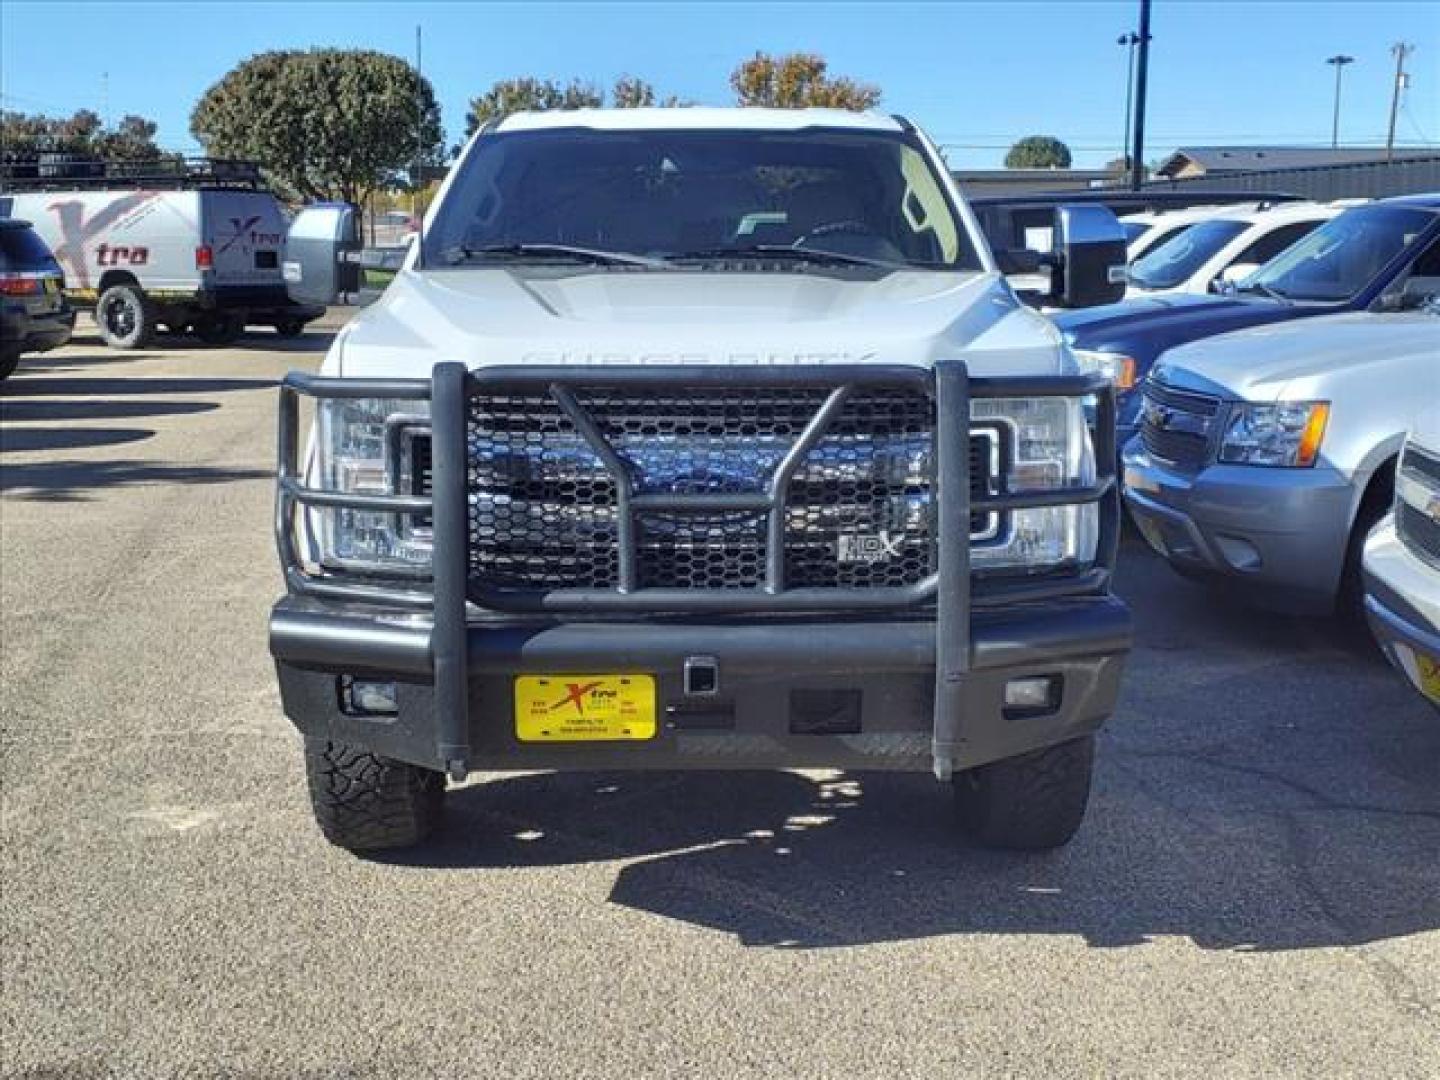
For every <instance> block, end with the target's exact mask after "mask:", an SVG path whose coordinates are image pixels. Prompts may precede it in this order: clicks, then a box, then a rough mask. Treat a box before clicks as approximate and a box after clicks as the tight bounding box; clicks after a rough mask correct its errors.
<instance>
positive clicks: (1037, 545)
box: [970, 398, 1100, 573]
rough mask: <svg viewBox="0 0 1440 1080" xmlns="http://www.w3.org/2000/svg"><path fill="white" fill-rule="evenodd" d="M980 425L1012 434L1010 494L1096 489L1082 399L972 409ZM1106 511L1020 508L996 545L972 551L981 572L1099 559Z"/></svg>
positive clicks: (1006, 468) (999, 401)
mask: <svg viewBox="0 0 1440 1080" xmlns="http://www.w3.org/2000/svg"><path fill="white" fill-rule="evenodd" d="M970 417H971V421H972V422H973V423H986V424H995V425H998V426H1000V427H1001V428H1003V429H1006V430H1007V431H1008V435H1009V437H1008V445H1009V452H1008V453H1007V454H1006V455H1003V457H1002V477H1001V483H1002V485H1003V488H1004V490H1006V491H1010V492H1017V493H1018V492H1026V491H1053V490H1054V489H1056V488H1063V487H1080V486H1089V485H1091V484H1093V483H1095V450H1094V447H1093V446H1092V444H1091V442H1090V430H1089V427H1088V426H1087V425H1086V423H1085V409H1084V406H1083V404H1082V403H1081V401H1080V399H1078V398H995V399H980V400H976V401H972V402H971V404H970ZM1099 535H1100V509H1099V507H1098V506H1097V505H1096V504H1095V503H1086V504H1083V505H1080V504H1071V505H1066V506H1054V507H1043V508H1040V509H1034V510H1016V511H1014V512H1012V513H1011V514H1010V515H1009V521H1008V523H1005V525H1004V526H1003V527H1002V528H1001V529H1000V531H999V533H998V534H997V536H996V537H995V539H994V540H992V541H987V542H981V543H976V544H973V545H972V546H971V549H970V561H971V565H972V566H974V567H975V568H976V569H977V570H1024V571H1027V572H1035V573H1042V572H1045V571H1050V570H1056V569H1060V568H1068V567H1075V566H1084V565H1088V564H1090V563H1093V562H1094V561H1095V549H1096V546H1097V545H1098V543H1099Z"/></svg>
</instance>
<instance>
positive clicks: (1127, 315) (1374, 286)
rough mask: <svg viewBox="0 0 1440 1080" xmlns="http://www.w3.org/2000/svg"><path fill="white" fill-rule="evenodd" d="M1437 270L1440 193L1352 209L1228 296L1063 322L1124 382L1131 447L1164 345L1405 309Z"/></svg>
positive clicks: (1157, 302) (1086, 361)
mask: <svg viewBox="0 0 1440 1080" xmlns="http://www.w3.org/2000/svg"><path fill="white" fill-rule="evenodd" d="M1417 263H1419V264H1420V265H1419V267H1418V268H1417V265H1416V264H1417ZM1436 274H1440V193H1437V194H1431V195H1411V196H1405V197H1402V198H1394V199H1383V200H1379V201H1377V202H1373V203H1368V204H1366V205H1364V206H1357V207H1353V208H1351V209H1348V210H1345V211H1344V212H1342V213H1341V214H1340V215H1339V216H1337V217H1335V218H1333V219H1331V220H1330V221H1327V222H1326V223H1325V224H1324V225H1321V226H1320V227H1319V228H1318V229H1316V230H1315V231H1314V232H1312V233H1310V234H1309V235H1308V236H1306V237H1304V238H1303V239H1302V240H1300V242H1299V243H1297V244H1295V245H1294V246H1293V247H1291V248H1289V249H1287V250H1286V251H1284V252H1282V253H1281V255H1280V256H1278V257H1277V258H1275V259H1273V260H1271V261H1270V262H1269V263H1267V264H1266V265H1265V266H1264V267H1263V268H1262V269H1261V270H1260V271H1259V272H1257V273H1255V274H1254V275H1253V276H1251V277H1250V278H1248V279H1247V280H1245V281H1243V282H1241V283H1239V284H1237V285H1236V286H1235V288H1234V290H1233V291H1231V292H1228V293H1226V294H1224V295H1220V296H1188V295H1170V296H1158V297H1150V298H1146V299H1143V300H1130V301H1126V302H1124V303H1119V304H1112V305H1107V306H1104V307H1097V308H1091V309H1089V310H1084V311H1067V312H1061V313H1059V314H1057V315H1056V316H1055V322H1056V325H1058V326H1059V327H1060V329H1061V331H1062V332H1063V333H1064V335H1065V339H1066V341H1068V342H1069V343H1070V345H1071V347H1072V348H1073V349H1074V350H1075V355H1076V358H1077V359H1078V360H1079V362H1080V364H1081V367H1082V368H1084V369H1086V370H1089V371H1098V372H1100V373H1102V374H1104V375H1106V376H1107V377H1110V378H1112V379H1114V380H1115V384H1116V386H1117V388H1118V389H1119V423H1120V428H1119V434H1118V438H1117V442H1118V443H1119V444H1120V445H1121V446H1124V445H1125V443H1126V442H1128V441H1129V440H1130V439H1131V438H1132V437H1133V436H1134V434H1135V432H1136V430H1137V428H1138V424H1139V420H1138V415H1139V409H1140V395H1139V392H1138V390H1137V389H1136V388H1137V387H1138V385H1139V383H1140V382H1141V381H1142V380H1143V379H1144V378H1145V376H1146V374H1147V373H1148V372H1149V371H1150V368H1151V366H1152V365H1153V364H1154V363H1155V361H1156V359H1157V358H1158V357H1159V356H1160V355H1161V354H1162V353H1163V352H1165V350H1167V349H1172V348H1174V347H1176V346H1178V345H1183V344H1185V343H1186V342H1189V341H1197V340H1200V339H1202V338H1207V337H1212V336H1214V335H1216V334H1223V333H1226V332H1228V331H1232V330H1240V329H1243V328H1245V327H1247V326H1263V325H1268V324H1272V323H1280V322H1288V321H1290V320H1292V319H1307V318H1312V317H1315V316H1321V315H1327V314H1333V313H1336V312H1342V311H1367V310H1370V309H1372V308H1376V309H1379V308H1389V307H1404V306H1407V305H1410V304H1413V303H1416V302H1417V301H1416V300H1415V296H1414V295H1413V294H1412V295H1407V294H1406V292H1405V287H1406V285H1407V284H1408V283H1410V282H1411V281H1412V279H1413V280H1414V281H1415V282H1416V284H1415V285H1413V286H1412V288H1414V289H1417V290H1418V289H1421V288H1422V287H1423V283H1424V279H1425V278H1426V277H1430V276H1434V275H1436Z"/></svg>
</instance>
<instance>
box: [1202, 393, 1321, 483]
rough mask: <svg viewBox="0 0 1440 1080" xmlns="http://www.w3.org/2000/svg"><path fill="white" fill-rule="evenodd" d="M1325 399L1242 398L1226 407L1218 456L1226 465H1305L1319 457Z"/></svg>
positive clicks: (1298, 466)
mask: <svg viewBox="0 0 1440 1080" xmlns="http://www.w3.org/2000/svg"><path fill="white" fill-rule="evenodd" d="M1329 418H1330V403H1329V402H1328V401H1281V402H1277V403H1275V404H1273V405H1256V404H1250V403H1248V402H1242V403H1240V404H1237V405H1233V406H1231V408H1230V417H1229V420H1228V422H1227V423H1226V425H1225V437H1224V439H1222V440H1221V442H1220V460H1221V461H1222V462H1224V463H1226V464H1229V465H1270V466H1280V467H1290V468H1301V469H1303V468H1309V467H1310V466H1311V465H1314V464H1315V462H1316V461H1317V460H1318V459H1319V457H1320V442H1321V440H1322V439H1323V438H1324V437H1325V423H1326V421H1327V420H1328V419H1329Z"/></svg>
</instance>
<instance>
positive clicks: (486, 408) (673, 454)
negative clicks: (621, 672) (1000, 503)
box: [468, 387, 1003, 591]
mask: <svg viewBox="0 0 1440 1080" xmlns="http://www.w3.org/2000/svg"><path fill="white" fill-rule="evenodd" d="M825 397H826V391H824V390H821V389H808V388H787V389H775V388H772V387H755V388H753V389H746V390H742V391H738V392H737V391H736V390H735V389H734V388H727V389H725V390H709V389H705V388H695V389H691V390H679V391H667V392H662V393H659V394H645V393H644V392H643V391H636V390H628V389H626V390H620V389H614V390H610V389H603V388H598V389H589V390H583V391H577V392H576V399H577V401H578V403H579V404H580V406H581V407H582V408H583V409H584V411H585V412H586V413H587V414H589V416H590V418H591V419H592V420H593V421H594V424H595V426H596V427H597V428H598V430H599V432H600V434H601V435H602V436H603V437H604V439H605V441H606V442H607V443H608V444H609V446H610V447H611V448H612V449H613V450H614V451H615V453H616V454H617V455H618V457H619V458H620V460H621V461H622V462H623V463H624V465H625V467H626V469H627V471H628V472H629V474H630V475H631V477H632V480H633V484H634V492H635V495H636V496H637V497H640V498H643V497H645V496H647V495H658V496H664V495H684V494H690V495H702V494H703V495H714V496H726V495H730V496H740V497H742V498H743V496H745V495H758V494H761V493H763V492H764V491H765V488H766V484H767V482H768V481H769V478H770V477H771V475H772V474H773V473H774V472H775V471H776V469H777V468H778V467H779V466H780V464H781V461H782V459H783V458H784V457H785V454H786V453H787V452H788V450H789V449H790V447H791V446H792V445H793V444H794V442H795V441H796V440H797V439H798V438H799V437H800V434H801V433H802V431H803V430H804V429H805V426H806V425H807V424H808V423H809V422H810V420H811V419H812V417H814V415H815V413H816V412H817V410H818V409H819V408H820V406H821V404H822V403H823V402H824V400H825ZM468 424H469V432H468V437H469V448H470V460H469V468H468V484H469V493H470V513H469V517H470V522H469V533H470V580H471V586H472V589H479V590H491V591H502V590H503V591H543V590H550V589H615V588H616V587H617V586H618V584H619V565H618V563H619V559H618V554H617V551H618V546H619V533H618V527H619V516H620V515H619V512H618V504H617V492H616V485H615V482H614V479H613V477H612V476H611V474H610V473H609V472H608V471H607V470H606V468H605V465H604V462H603V461H602V460H601V459H600V457H599V455H597V454H596V453H595V451H594V450H593V449H592V448H591V446H590V445H589V444H588V443H587V442H586V441H585V439H584V438H583V437H582V436H581V434H580V433H579V432H578V431H577V430H576V429H575V427H574V425H573V424H572V423H571V421H570V419H569V418H568V417H567V416H566V415H565V413H564V412H563V411H562V410H561V408H560V407H559V405H558V404H557V403H556V402H555V400H553V399H552V398H551V397H549V396H548V395H547V394H540V393H535V394H520V393H485V394H481V395H479V396H476V397H473V398H472V399H471V402H470V413H469V418H468ZM933 425H934V406H933V404H932V402H931V400H930V398H929V397H928V396H926V395H925V394H923V393H920V392H917V391H914V390H908V389H889V388H878V389H865V390H856V391H855V392H854V393H853V394H852V396H851V397H850V398H849V399H848V400H847V401H846V403H845V405H844V406H843V407H842V408H841V410H840V411H839V413H838V415H837V416H836V417H835V419H834V420H833V421H832V422H831V423H830V425H829V426H828V428H827V432H826V434H825V435H824V437H823V438H821V439H820V440H819V442H817V443H816V445H815V446H814V447H813V448H812V449H811V450H810V451H809V453H808V454H807V455H806V456H805V458H804V460H803V461H802V462H801V463H800V465H799V467H798V468H797V469H796V470H795V472H794V474H793V476H792V478H791V480H790V482H789V486H788V489H787V513H786V517H785V532H784V552H783V560H784V568H785V583H786V587H787V588H805V587H810V588H842V587H843V588H876V587H901V586H906V585H911V584H914V583H916V582H919V581H921V580H922V579H923V578H925V577H926V576H927V575H928V574H929V573H931V571H932V569H933V564H934V549H935V545H934V541H933V536H932V513H933V509H934V507H933V500H932V499H931V487H932V477H931V472H930V464H929V462H930V457H929V449H930V435H931V430H932V427H933ZM970 457H971V481H972V492H973V493H974V495H975V496H976V497H979V496H981V495H984V494H995V493H997V492H998V491H999V473H1000V470H1001V468H1002V466H1003V439H1002V436H1001V432H1000V430H999V429H980V428H977V429H976V430H975V432H974V433H973V434H972V437H971V444H970ZM766 518H767V515H766V513H765V512H764V511H763V510H754V509H750V508H741V509H734V510H731V509H728V508H722V509H717V510H705V511H703V512H702V511H697V510H684V511H674V510H668V509H649V508H641V509H638V510H637V511H636V514H635V521H636V551H637V557H638V567H637V569H638V582H637V584H638V586H639V587H640V588H680V589H743V588H755V587H759V586H762V585H763V584H764V583H765V578H766V564H767V559H768V556H769V550H768V547H769V538H768V536H767V528H766V524H767V522H766ZM971 529H972V534H973V535H974V536H975V537H976V539H977V540H978V539H983V538H989V537H991V536H993V535H995V534H997V533H998V532H999V531H1000V522H999V521H998V520H997V519H996V518H995V516H994V515H984V514H977V515H974V516H973V517H972V519H971Z"/></svg>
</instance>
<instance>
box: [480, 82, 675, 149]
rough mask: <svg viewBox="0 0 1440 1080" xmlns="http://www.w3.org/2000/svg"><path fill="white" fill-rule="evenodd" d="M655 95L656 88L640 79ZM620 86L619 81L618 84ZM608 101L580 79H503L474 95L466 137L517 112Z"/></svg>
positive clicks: (587, 106) (591, 105)
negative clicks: (562, 81) (557, 80)
mask: <svg viewBox="0 0 1440 1080" xmlns="http://www.w3.org/2000/svg"><path fill="white" fill-rule="evenodd" d="M633 81H634V83H635V84H637V85H638V86H640V87H643V88H644V90H645V91H647V92H648V93H650V94H651V96H652V97H653V95H654V90H651V89H650V88H649V86H648V85H647V84H644V83H641V82H640V81H639V80H638V79H636V80H633ZM616 89H617V90H618V89H619V84H618V83H617V84H616ZM604 104H605V94H604V92H603V91H601V90H599V89H597V88H596V87H594V86H591V85H590V84H589V83H583V82H581V81H580V80H578V79H572V80H570V82H568V83H566V84H564V85H561V84H560V83H558V82H555V81H554V80H553V79H531V78H524V79H501V80H500V81H499V82H497V83H495V85H493V86H492V87H490V89H489V90H486V91H485V93H483V94H481V95H480V96H479V97H477V98H471V99H470V111H469V113H468V114H467V115H466V117H465V137H466V138H467V139H468V138H469V137H470V136H471V135H473V134H475V132H476V130H477V129H478V128H480V127H481V126H483V125H484V124H488V123H489V122H490V121H491V120H501V119H504V118H505V117H507V116H509V115H510V114H511V113H517V112H549V111H551V110H553V109H598V108H599V107H600V106H602V105H604Z"/></svg>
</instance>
